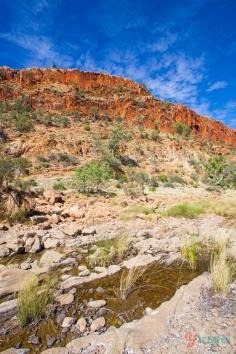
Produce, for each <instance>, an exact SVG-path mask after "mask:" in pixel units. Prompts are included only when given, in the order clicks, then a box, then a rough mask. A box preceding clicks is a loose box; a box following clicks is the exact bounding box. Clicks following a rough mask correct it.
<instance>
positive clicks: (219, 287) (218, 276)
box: [210, 249, 235, 295]
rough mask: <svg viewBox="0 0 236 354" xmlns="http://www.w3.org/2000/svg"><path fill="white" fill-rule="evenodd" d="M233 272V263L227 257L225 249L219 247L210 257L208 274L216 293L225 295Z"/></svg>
mask: <svg viewBox="0 0 236 354" xmlns="http://www.w3.org/2000/svg"><path fill="white" fill-rule="evenodd" d="M234 274H235V264H234V263H233V262H232V261H230V260H228V259H227V256H226V250H225V249H221V251H220V252H219V253H217V252H216V253H214V254H213V255H212V257H211V263H210V276H211V282H212V286H213V289H214V290H215V292H216V293H218V294H221V295H226V294H227V292H228V290H229V286H230V284H231V282H232V281H233V277H234Z"/></svg>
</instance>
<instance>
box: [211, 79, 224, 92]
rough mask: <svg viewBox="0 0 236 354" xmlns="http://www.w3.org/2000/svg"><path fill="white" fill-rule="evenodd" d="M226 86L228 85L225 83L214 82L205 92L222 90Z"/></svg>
mask: <svg viewBox="0 0 236 354" xmlns="http://www.w3.org/2000/svg"><path fill="white" fill-rule="evenodd" d="M226 86H228V83H227V82H226V81H216V82H214V83H213V84H211V85H210V86H209V87H208V89H207V91H208V92H212V91H215V90H219V89H223V88H225V87H226Z"/></svg>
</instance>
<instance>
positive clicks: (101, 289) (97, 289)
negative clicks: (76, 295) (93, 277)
mask: <svg viewBox="0 0 236 354" xmlns="http://www.w3.org/2000/svg"><path fill="white" fill-rule="evenodd" d="M96 292H97V293H98V294H102V293H104V292H105V290H104V289H103V288H101V287H100V286H98V287H97V288H96Z"/></svg>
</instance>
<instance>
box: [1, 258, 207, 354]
mask: <svg viewBox="0 0 236 354" xmlns="http://www.w3.org/2000/svg"><path fill="white" fill-rule="evenodd" d="M206 269H207V266H206V264H205V263H203V262H201V263H199V264H198V267H197V270H196V271H192V270H191V269H189V268H188V267H186V266H185V265H183V264H182V265H172V266H165V265H161V264H158V263H154V264H152V265H151V266H149V267H148V268H147V270H146V272H145V273H144V275H143V276H142V278H141V279H140V280H139V282H138V283H137V285H136V288H135V289H134V291H133V292H132V293H130V295H129V296H128V297H127V299H125V300H123V299H121V298H120V297H119V283H120V277H121V275H122V272H127V270H122V271H121V272H119V273H116V274H114V275H112V276H108V277H104V278H102V279H99V280H96V281H93V282H91V283H87V284H84V285H83V286H80V287H78V288H77V293H76V295H75V301H74V303H73V304H72V305H70V306H67V307H64V309H65V312H66V314H67V316H70V315H72V317H75V318H80V317H82V316H84V317H89V316H90V315H92V317H93V318H96V317H99V315H98V314H97V315H96V314H94V312H93V313H92V314H91V313H90V312H89V311H88V310H87V307H86V306H84V305H83V306H82V302H83V300H87V301H89V300H90V299H93V300H99V299H104V300H106V302H107V304H106V306H105V308H106V310H107V311H106V314H104V317H105V318H106V322H107V325H108V326H110V325H115V326H120V325H121V324H122V323H124V322H129V321H133V320H134V319H139V318H141V317H142V316H143V313H144V310H145V308H146V307H151V308H153V309H155V308H157V307H158V306H159V305H160V304H161V303H163V302H164V301H167V300H169V299H170V298H171V297H172V296H173V295H174V293H175V291H176V290H177V289H178V288H179V287H180V286H181V285H183V284H187V283H189V282H190V281H191V280H192V279H193V278H195V277H196V276H197V275H199V274H201V273H202V272H203V271H204V270H206ZM98 287H100V288H103V289H104V292H102V293H99V292H98V291H97V290H96V289H97V288H98ZM61 329H62V328H61V327H60V326H58V325H57V324H56V321H55V318H45V319H43V320H42V321H40V322H39V323H38V324H37V325H33V324H31V325H28V326H26V327H25V328H24V329H19V328H16V329H15V331H14V333H13V334H9V335H5V336H2V337H1V336H0V349H1V350H4V349H6V348H9V347H15V346H17V347H23V348H30V349H31V353H40V352H41V351H42V350H44V349H46V347H47V345H46V339H45V337H46V334H47V335H50V336H58V334H59V333H60V332H61ZM32 334H36V335H37V336H39V337H40V340H41V344H40V345H38V346H36V347H34V346H32V345H29V344H28V337H29V336H30V335H32ZM77 336H78V334H77ZM74 337H75V335H73V333H71V332H69V333H67V334H66V335H65V336H64V337H63V338H61V339H60V340H58V342H57V343H55V344H54V346H58V345H65V344H66V343H68V342H69V341H70V340H72V339H73V338H74Z"/></svg>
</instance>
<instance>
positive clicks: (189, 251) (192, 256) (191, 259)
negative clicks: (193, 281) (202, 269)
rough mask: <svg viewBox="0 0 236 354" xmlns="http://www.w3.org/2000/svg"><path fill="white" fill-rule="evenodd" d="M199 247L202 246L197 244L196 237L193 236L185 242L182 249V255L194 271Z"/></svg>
mask: <svg viewBox="0 0 236 354" xmlns="http://www.w3.org/2000/svg"><path fill="white" fill-rule="evenodd" d="M199 247H200V246H199V243H198V242H197V239H196V236H195V235H191V236H190V237H189V238H188V239H186V240H185V241H184V244H183V246H182V249H181V254H182V256H183V258H184V259H185V260H186V261H187V262H188V263H189V265H190V267H191V269H192V270H195V269H196V266H197V253H198V250H199Z"/></svg>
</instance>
